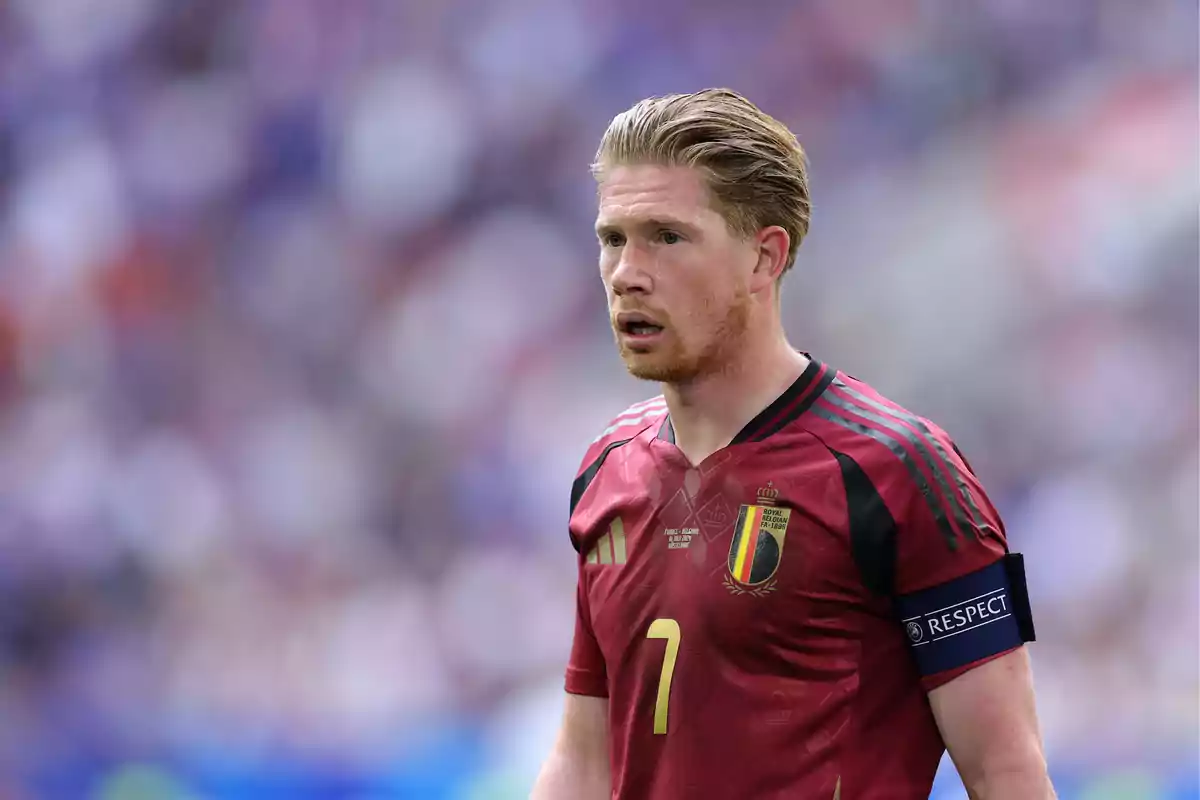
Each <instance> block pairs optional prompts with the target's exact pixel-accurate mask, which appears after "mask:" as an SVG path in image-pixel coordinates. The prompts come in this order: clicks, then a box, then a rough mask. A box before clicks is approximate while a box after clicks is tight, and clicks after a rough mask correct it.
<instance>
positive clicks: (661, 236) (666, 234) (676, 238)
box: [658, 231, 683, 244]
mask: <svg viewBox="0 0 1200 800" xmlns="http://www.w3.org/2000/svg"><path fill="white" fill-rule="evenodd" d="M658 240H659V241H660V242H662V243H663V244H679V243H680V242H682V241H683V237H682V236H680V235H679V234H678V233H676V232H675V231H659V232H658Z"/></svg>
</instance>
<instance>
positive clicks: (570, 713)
mask: <svg viewBox="0 0 1200 800" xmlns="http://www.w3.org/2000/svg"><path fill="white" fill-rule="evenodd" d="M611 794H612V788H611V779H610V776H609V767H608V700H607V698H604V697H587V696H585V695H577V694H567V701H566V709H565V711H564V713H563V723H562V728H561V729H560V730H559V732H558V738H557V739H556V740H555V742H554V747H553V749H552V750H551V751H550V757H549V758H547V759H546V763H545V764H544V765H543V766H542V771H541V774H540V775H538V779H537V782H536V783H535V784H534V786H533V794H532V795H530V800H608V798H609V797H610V796H611Z"/></svg>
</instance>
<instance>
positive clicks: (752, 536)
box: [725, 483, 792, 595]
mask: <svg viewBox="0 0 1200 800" xmlns="http://www.w3.org/2000/svg"><path fill="white" fill-rule="evenodd" d="M757 499H758V502H757V503H755V504H754V505H752V506H742V507H741V508H740V509H739V510H738V516H737V523H736V524H735V526H734V529H733V540H732V541H731V542H730V543H729V573H728V574H727V575H726V576H725V587H726V588H727V589H729V590H730V591H731V592H733V593H734V594H754V595H762V594H766V593H768V592H771V591H774V589H775V581H774V580H772V579H773V578H774V577H775V573H776V571H777V570H778V569H779V561H780V558H781V557H782V556H783V543H784V539H785V537H786V536H787V527H788V520H789V519H790V518H791V515H792V510H791V509H790V508H779V507H778V506H776V505H775V503H776V501H777V500H778V499H779V490H778V489H776V488H775V486H774V484H773V483H767V485H766V486H765V487H764V488H762V489H759V490H758V498H757Z"/></svg>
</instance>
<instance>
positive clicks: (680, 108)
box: [592, 89, 812, 272]
mask: <svg viewBox="0 0 1200 800" xmlns="http://www.w3.org/2000/svg"><path fill="white" fill-rule="evenodd" d="M621 164H627V165H628V164H663V165H666V166H686V167H695V168H697V169H699V170H701V171H702V172H703V173H704V176H705V178H706V180H707V183H708V188H709V191H710V192H711V193H712V198H713V201H714V205H715V207H716V210H717V211H719V212H720V213H721V215H722V216H723V217H724V218H725V221H726V223H727V224H728V225H729V227H730V229H731V230H732V231H734V232H735V233H737V234H738V235H740V236H746V237H748V236H752V235H754V234H755V233H757V232H758V231H760V230H762V229H763V228H765V227H767V226H770V225H778V226H779V227H781V228H783V229H784V230H785V231H787V233H788V237H789V239H790V243H789V246H788V256H787V261H786V262H785V263H784V272H786V271H787V270H788V269H790V268H791V266H792V264H793V263H795V260H796V249H797V248H798V247H799V246H800V242H801V241H803V239H804V237H805V235H807V233H808V223H809V218H810V216H811V212H812V203H811V201H810V199H809V194H808V164H807V160H806V158H805V155H804V148H803V147H801V146H800V143H799V142H798V141H797V140H796V136H795V135H794V134H793V133H792V132H791V131H790V130H788V128H787V126H785V125H784V124H783V123H782V122H780V121H779V120H777V119H775V118H774V117H772V116H770V115H768V114H766V113H764V112H763V111H761V110H760V109H759V108H758V107H757V106H755V105H754V104H753V103H751V102H750V101H749V100H747V99H746V98H745V97H742V96H741V95H740V94H738V93H737V92H734V91H731V90H729V89H705V90H703V91H700V92H694V93H692V94H673V95H667V96H665V97H650V98H647V99H645V100H642V101H641V102H639V103H637V104H636V105H634V106H633V107H632V108H630V109H629V110H627V111H624V112H622V113H620V114H618V115H617V116H616V117H614V118H613V120H612V122H611V123H609V125H608V130H606V131H605V132H604V136H603V137H602V138H601V140H600V147H599V149H598V150H597V151H596V159H595V162H594V163H593V164H592V175H593V176H595V177H596V179H597V180H600V179H601V178H602V177H603V173H604V170H605V169H606V168H608V167H612V166H617V165H621Z"/></svg>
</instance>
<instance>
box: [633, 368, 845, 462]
mask: <svg viewBox="0 0 1200 800" xmlns="http://www.w3.org/2000/svg"><path fill="white" fill-rule="evenodd" d="M805 355H806V356H808V354H807V353H805ZM836 376H837V370H835V369H833V368H831V367H828V366H826V365H825V364H823V363H821V362H820V361H817V360H816V359H815V358H813V357H812V356H808V366H807V367H805V368H804V372H802V373H800V377H798V378H796V380H795V381H793V382H792V384H791V386H789V387H788V388H787V389H785V390H784V392H783V394H781V395H779V397H777V398H775V400H774V402H772V403H771V404H770V405H769V406H767V407H766V408H764V409H763V410H762V411H760V412H758V414H756V415H755V417H754V419H752V420H750V421H749V422H747V423H746V425H745V426H744V427H743V428H742V429H741V430H740V431H738V434H737V436H734V437H733V440H732V441H730V442H729V445H728V446H732V445H735V444H742V443H744V442H761V441H762V440H763V439H766V438H767V437H769V436H772V435H774V434H776V433H778V432H779V431H781V430H783V429H784V428H785V427H787V425H788V424H789V423H791V422H793V421H794V420H796V419H797V418H798V417H800V415H801V414H803V413H804V412H805V411H807V410H808V409H809V408H810V407H811V406H812V404H813V403H815V402H816V400H817V398H818V397H820V396H821V394H822V393H823V392H824V391H825V389H826V387H828V386H829V384H830V383H832V382H833V379H834V378H835V377H836ZM656 438H657V439H659V440H660V441H664V442H669V443H671V444H675V426H674V425H672V424H671V415H670V414H667V415H666V416H665V417H663V421H662V424H661V425H660V426H659V428H658V434H657V436H656ZM722 449H724V448H722ZM718 452H719V451H718ZM706 460H707V459H706Z"/></svg>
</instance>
